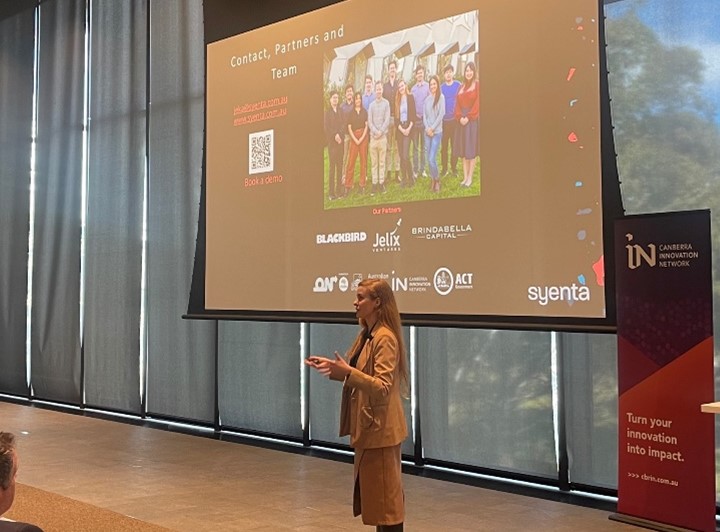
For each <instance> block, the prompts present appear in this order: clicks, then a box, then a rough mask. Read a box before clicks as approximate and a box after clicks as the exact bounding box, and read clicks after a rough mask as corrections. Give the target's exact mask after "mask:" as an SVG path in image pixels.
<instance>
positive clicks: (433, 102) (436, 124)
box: [423, 76, 445, 193]
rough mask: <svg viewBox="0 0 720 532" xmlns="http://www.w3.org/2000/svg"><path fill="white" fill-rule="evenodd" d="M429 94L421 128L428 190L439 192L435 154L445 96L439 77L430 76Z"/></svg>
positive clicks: (441, 124) (439, 137)
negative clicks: (423, 136)
mask: <svg viewBox="0 0 720 532" xmlns="http://www.w3.org/2000/svg"><path fill="white" fill-rule="evenodd" d="M429 85H430V95H429V96H428V97H427V98H426V99H425V110H424V111H423V130H424V133H425V158H426V159H427V161H428V168H429V169H430V178H431V182H430V190H432V191H433V192H435V193H438V192H440V174H439V172H438V164H437V154H438V150H439V149H440V142H441V141H442V137H443V116H445V97H444V96H443V94H442V91H441V90H440V78H438V77H437V76H431V77H430V82H429Z"/></svg>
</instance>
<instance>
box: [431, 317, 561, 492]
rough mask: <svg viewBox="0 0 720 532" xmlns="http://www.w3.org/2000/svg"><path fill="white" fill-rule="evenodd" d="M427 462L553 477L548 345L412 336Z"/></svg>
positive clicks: (479, 335) (544, 341) (460, 333)
mask: <svg viewBox="0 0 720 532" xmlns="http://www.w3.org/2000/svg"><path fill="white" fill-rule="evenodd" d="M417 356H418V371H419V373H418V387H419V390H418V392H419V401H420V416H421V420H422V438H423V439H422V442H423V448H424V450H425V457H426V458H428V459H434V460H441V461H448V462H455V463H460V464H468V465H472V466H477V467H485V468H491V469H496V470H502V471H510V472H516V473H522V474H530V475H535V476H546V477H548V478H557V462H556V453H555V437H554V428H553V405H552V378H551V341H550V334H549V333H543V332H522V331H495V330H472V329H436V328H424V329H421V330H420V331H419V332H418V355H417Z"/></svg>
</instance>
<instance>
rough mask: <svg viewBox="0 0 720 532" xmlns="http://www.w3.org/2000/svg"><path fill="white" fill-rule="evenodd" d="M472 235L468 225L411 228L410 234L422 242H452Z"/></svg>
mask: <svg viewBox="0 0 720 532" xmlns="http://www.w3.org/2000/svg"><path fill="white" fill-rule="evenodd" d="M470 233H472V226H471V225H470V224H446V225H424V226H419V227H413V228H412V229H411V230H410V234H411V235H412V236H413V237H414V238H419V239H422V240H453V239H456V238H462V237H464V236H468V235H470Z"/></svg>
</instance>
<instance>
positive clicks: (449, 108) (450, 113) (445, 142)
mask: <svg viewBox="0 0 720 532" xmlns="http://www.w3.org/2000/svg"><path fill="white" fill-rule="evenodd" d="M454 76H455V68H454V67H453V66H452V65H446V66H445V68H443V79H444V81H443V84H442V86H441V87H440V90H442V93H443V96H444V97H445V116H443V137H442V143H441V146H440V154H441V155H440V161H441V170H440V175H441V176H442V177H448V176H455V175H456V174H457V163H458V155H457V148H456V147H455V130H456V129H457V121H456V120H455V104H456V102H457V93H458V91H459V90H460V85H461V83H460V82H459V81H458V80H456V79H455V78H454Z"/></svg>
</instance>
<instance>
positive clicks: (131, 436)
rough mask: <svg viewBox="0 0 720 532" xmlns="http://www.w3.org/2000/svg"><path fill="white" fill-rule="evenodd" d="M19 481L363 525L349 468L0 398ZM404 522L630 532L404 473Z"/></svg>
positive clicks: (557, 506)
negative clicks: (15, 445) (14, 442)
mask: <svg viewBox="0 0 720 532" xmlns="http://www.w3.org/2000/svg"><path fill="white" fill-rule="evenodd" d="M0 430H2V431H9V432H14V433H15V434H16V435H17V436H18V439H19V452H20V459H21V467H20V472H19V474H18V481H19V482H21V483H23V484H27V485H30V486H33V487H36V488H39V489H43V490H46V491H51V492H54V493H57V494H60V495H64V496H66V497H70V498H72V499H76V500H79V501H82V502H85V503H89V504H93V505H96V506H99V507H102V508H106V509H109V510H113V511H116V512H120V513H123V514H125V515H130V516H133V517H135V518H137V519H140V520H143V521H147V522H150V523H153V524H156V525H160V526H164V527H168V528H171V529H174V530H180V531H188V530H192V531H203V530H227V531H233V530H243V531H245V530H252V531H283V530H297V531H307V532H310V531H332V530H357V531H361V530H366V531H370V530H373V531H374V528H370V527H364V526H363V525H362V523H361V522H360V520H359V519H356V518H353V517H352V506H351V502H350V495H351V494H350V485H351V476H352V465H351V464H348V463H343V462H338V461H334V460H328V459H323V458H317V457H312V456H306V455H304V454H295V453H289V452H283V451H277V450H271V449H265V448H260V447H256V446H251V445H243V444H238V443H230V442H223V441H218V440H214V439H208V438H201V437H197V436H191V435H186V434H179V433H174V432H169V431H165V430H159V429H155V428H148V427H142V426H135V425H131V424H126V423H119V422H115V421H107V420H103V419H97V418H91V417H86V416H81V415H75V414H69V413H64V412H57V411H53V410H47V409H43V408H34V407H30V406H26V405H18V404H13V403H4V402H0ZM404 485H405V495H406V500H407V516H406V526H405V529H406V530H408V531H411V532H421V531H458V532H461V531H474V532H478V531H514V530H533V531H553V532H571V531H572V532H577V531H584V532H596V531H598V532H599V531H618V532H621V531H630V530H638V529H637V528H635V527H631V526H629V525H625V524H621V523H617V522H614V521H610V520H608V512H606V511H601V510H595V509H589V508H584V507H580V506H575V505H571V504H566V503H560V502H553V501H548V500H542V499H538V498H532V497H526V496H521V495H515V494H508V493H502V492H498V491H493V490H488V489H483V488H478V487H474V486H468V485H463V484H457V483H452V482H444V481H441V480H435V479H429V478H424V477H419V476H415V475H404Z"/></svg>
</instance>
